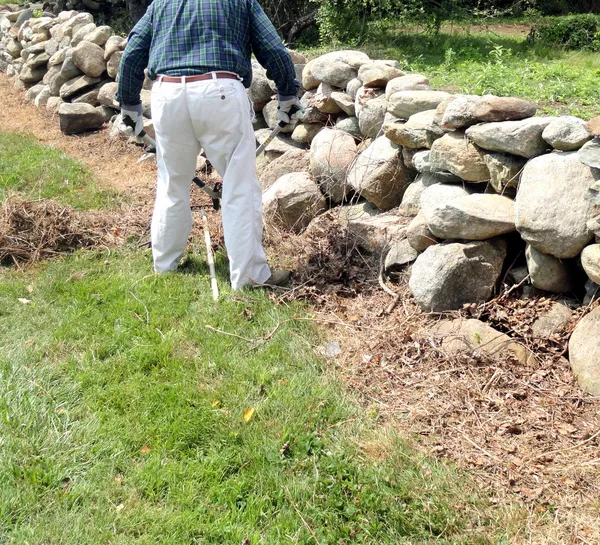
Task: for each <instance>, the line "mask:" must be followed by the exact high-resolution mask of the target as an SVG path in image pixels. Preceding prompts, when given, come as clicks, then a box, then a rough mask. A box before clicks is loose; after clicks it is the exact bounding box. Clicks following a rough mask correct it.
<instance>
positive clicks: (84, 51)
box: [72, 41, 106, 78]
mask: <svg viewBox="0 0 600 545" xmlns="http://www.w3.org/2000/svg"><path fill="white" fill-rule="evenodd" d="M72 59H73V63H74V64H75V66H77V68H79V69H80V70H81V71H82V72H83V73H84V74H85V75H87V76H90V77H92V78H97V77H98V76H100V75H102V73H103V72H104V71H105V70H106V61H105V60H104V51H103V50H102V48H101V47H100V46H99V45H96V44H93V43H91V42H85V41H84V42H81V43H80V44H79V45H78V46H77V47H76V48H75V49H73V56H72Z"/></svg>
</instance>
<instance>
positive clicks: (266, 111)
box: [262, 100, 298, 134]
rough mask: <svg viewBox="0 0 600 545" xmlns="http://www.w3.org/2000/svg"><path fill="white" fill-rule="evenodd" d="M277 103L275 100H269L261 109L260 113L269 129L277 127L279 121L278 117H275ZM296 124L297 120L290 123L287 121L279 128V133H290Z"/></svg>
mask: <svg viewBox="0 0 600 545" xmlns="http://www.w3.org/2000/svg"><path fill="white" fill-rule="evenodd" d="M278 106H279V103H278V101H277V100H271V102H269V103H267V104H266V105H265V107H264V108H263V110H262V114H263V116H264V117H265V121H266V122H267V125H268V126H269V128H270V129H271V130H273V129H274V128H275V127H277V125H278V123H279V119H277V108H278ZM297 124H298V121H297V120H293V121H292V122H291V123H288V124H287V125H286V126H285V127H284V128H283V129H281V133H283V134H285V133H292V132H294V129H295V128H296V125H297Z"/></svg>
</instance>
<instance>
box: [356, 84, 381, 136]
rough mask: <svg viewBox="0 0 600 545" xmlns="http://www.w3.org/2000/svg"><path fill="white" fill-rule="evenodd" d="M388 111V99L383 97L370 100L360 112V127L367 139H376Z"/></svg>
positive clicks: (358, 115)
mask: <svg viewBox="0 0 600 545" xmlns="http://www.w3.org/2000/svg"><path fill="white" fill-rule="evenodd" d="M386 111H387V98H386V97H385V95H381V96H379V97H377V98H374V99H373V100H369V101H368V102H367V103H366V104H365V105H364V106H363V107H362V108H361V109H360V111H359V112H358V114H357V117H358V126H359V127H360V132H361V133H362V134H363V136H365V137H366V138H376V137H377V136H378V135H379V133H380V131H381V127H382V126H383V121H384V119H385V114H386Z"/></svg>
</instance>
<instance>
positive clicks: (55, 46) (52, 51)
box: [44, 39, 60, 62]
mask: <svg viewBox="0 0 600 545" xmlns="http://www.w3.org/2000/svg"><path fill="white" fill-rule="evenodd" d="M59 48H60V44H59V43H58V42H57V41H56V40H54V39H50V40H48V41H47V42H46V43H45V44H44V51H45V52H46V53H47V54H48V55H49V56H50V58H52V57H53V56H54V55H56V54H57V53H58V51H59ZM48 62H50V61H49V60H48Z"/></svg>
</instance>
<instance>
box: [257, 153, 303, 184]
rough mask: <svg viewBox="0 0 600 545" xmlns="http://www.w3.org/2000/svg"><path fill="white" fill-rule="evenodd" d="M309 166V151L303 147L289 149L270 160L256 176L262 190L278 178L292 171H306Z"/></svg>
mask: <svg viewBox="0 0 600 545" xmlns="http://www.w3.org/2000/svg"><path fill="white" fill-rule="evenodd" d="M309 167H310V152H309V151H308V150H303V149H291V150H289V151H287V152H286V153H284V154H283V155H282V156H281V157H278V158H277V159H275V160H274V161H271V162H270V163H269V164H268V165H267V166H266V167H265V168H264V169H262V171H261V172H260V173H259V175H258V177H259V179H260V182H261V187H262V189H263V191H264V190H265V189H269V188H270V187H271V186H272V185H273V184H274V183H275V182H276V181H277V180H279V178H281V177H283V176H285V175H286V174H292V173H293V172H306V171H308V169H309Z"/></svg>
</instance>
